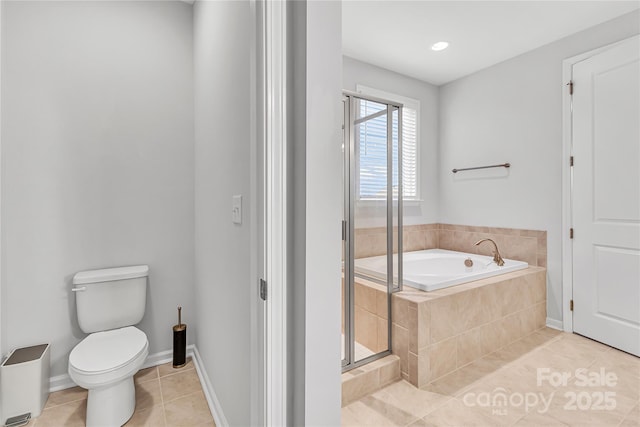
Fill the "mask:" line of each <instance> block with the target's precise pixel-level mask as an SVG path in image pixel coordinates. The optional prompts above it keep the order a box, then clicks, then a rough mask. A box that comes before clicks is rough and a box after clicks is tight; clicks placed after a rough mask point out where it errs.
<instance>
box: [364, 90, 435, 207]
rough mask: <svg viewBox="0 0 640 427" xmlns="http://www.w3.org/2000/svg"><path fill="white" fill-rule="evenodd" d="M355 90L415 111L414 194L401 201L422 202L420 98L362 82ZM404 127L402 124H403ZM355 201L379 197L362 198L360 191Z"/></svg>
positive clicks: (369, 200)
mask: <svg viewBox="0 0 640 427" xmlns="http://www.w3.org/2000/svg"><path fill="white" fill-rule="evenodd" d="M356 92H357V93H360V94H362V95H368V96H373V97H376V98H382V99H387V100H389V101H391V102H397V103H399V104H402V105H403V107H406V108H409V109H412V110H415V111H416V195H415V196H413V197H408V196H407V195H406V194H403V195H402V200H403V203H404V204H405V205H407V204H412V203H420V202H422V201H423V200H422V193H421V189H420V187H421V186H420V175H421V174H420V169H421V166H422V164H421V161H420V119H421V116H420V100H418V99H414V98H409V97H406V96H402V95H398V94H396V93H392V92H387V91H384V90H381V89H376V88H373V87H370V86H365V85H362V84H357V85H356ZM403 129H404V126H403ZM402 147H403V150H404V148H405V144H404V140H403V145H402ZM402 166H403V170H404V161H403V164H402ZM356 172H357V173H358V174H359V173H360V171H359V170H358V171H356ZM356 201H357V202H359V203H376V202H379V201H380V199H375V198H369V197H365V198H362V197H360V193H359V192H358V194H356Z"/></svg>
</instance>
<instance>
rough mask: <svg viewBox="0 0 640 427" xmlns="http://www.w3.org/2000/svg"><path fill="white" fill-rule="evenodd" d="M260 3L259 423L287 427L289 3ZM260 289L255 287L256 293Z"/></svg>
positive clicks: (258, 184)
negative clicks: (264, 287)
mask: <svg viewBox="0 0 640 427" xmlns="http://www.w3.org/2000/svg"><path fill="white" fill-rule="evenodd" d="M254 1H256V4H257V8H256V12H257V18H258V22H257V24H258V27H259V29H258V36H257V37H256V49H257V63H258V66H257V81H258V83H257V85H258V90H257V92H258V93H257V101H258V102H257V103H256V107H257V109H258V121H257V127H256V129H257V138H256V140H255V141H256V144H257V147H258V149H257V151H258V154H257V158H258V160H257V167H258V172H257V174H256V176H257V178H258V179H257V181H255V185H256V189H257V193H258V194H257V197H258V210H259V212H258V219H257V226H258V231H257V238H258V240H257V242H256V243H258V245H257V246H258V251H259V252H260V253H259V254H258V258H259V260H258V273H259V276H257V277H256V281H257V282H258V279H259V278H263V279H264V280H265V281H266V283H267V297H266V300H265V301H262V300H261V299H260V296H259V293H260V292H259V291H258V292H256V293H255V294H254V295H256V298H257V299H258V304H262V305H263V307H262V308H263V311H262V312H261V313H260V318H259V319H258V322H257V327H258V346H259V352H258V353H259V356H258V357H259V359H260V360H259V363H258V364H259V369H258V376H259V378H258V381H260V391H259V393H260V397H259V398H258V403H257V405H258V410H259V411H260V416H259V419H260V420H262V421H263V425H287V424H289V423H288V420H287V414H288V406H287V393H288V388H287V384H288V375H287V365H288V363H289V361H288V357H287V354H288V351H287V349H288V340H287V322H288V318H287V313H288V304H289V303H288V301H287V283H288V280H289V278H288V274H287V272H288V264H287V253H288V251H289V245H288V238H289V236H288V222H289V220H290V218H289V215H288V207H287V205H288V203H289V194H288V191H287V185H288V184H287V181H288V179H289V176H288V172H287V164H288V158H287V156H288V151H289V147H288V143H287V137H288V135H287V126H288V121H287V108H288V106H287V96H288V92H287V61H288V59H289V58H288V56H289V53H288V48H287V36H288V34H287V15H288V13H289V6H288V3H287V2H280V1H261V0H254ZM258 286H259V283H256V287H258Z"/></svg>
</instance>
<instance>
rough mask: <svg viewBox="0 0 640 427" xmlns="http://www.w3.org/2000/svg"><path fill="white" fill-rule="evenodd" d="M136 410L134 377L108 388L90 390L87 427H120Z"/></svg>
mask: <svg viewBox="0 0 640 427" xmlns="http://www.w3.org/2000/svg"><path fill="white" fill-rule="evenodd" d="M135 409H136V389H135V386H134V384H133V376H130V377H127V378H125V379H124V380H122V381H119V382H117V383H115V384H111V385H109V386H107V387H101V388H94V389H89V395H88V397H87V427H120V426H122V425H123V424H124V423H126V422H127V421H128V420H129V418H131V416H132V415H133V411H134V410H135Z"/></svg>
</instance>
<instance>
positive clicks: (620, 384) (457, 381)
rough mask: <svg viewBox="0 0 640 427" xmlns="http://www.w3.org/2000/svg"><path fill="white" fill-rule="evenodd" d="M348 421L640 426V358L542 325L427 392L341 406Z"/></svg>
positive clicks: (406, 390) (399, 386)
mask: <svg viewBox="0 0 640 427" xmlns="http://www.w3.org/2000/svg"><path fill="white" fill-rule="evenodd" d="M454 357H455V356H454ZM545 368H547V370H544V371H542V370H540V369H545ZM579 369H583V370H581V371H578V370H579ZM602 372H604V375H602ZM564 373H566V374H564ZM607 374H608V375H609V376H611V375H612V374H615V376H616V377H617V379H616V380H615V381H613V380H612V378H611V377H610V378H609V379H610V380H611V381H612V382H610V383H606V384H604V385H603V383H602V382H601V381H607V377H606V375H607ZM562 375H564V376H565V379H564V380H563V379H562ZM584 378H588V379H589V380H591V381H593V382H592V383H589V384H587V383H586V381H585V380H584ZM555 381H557V382H555ZM595 383H597V384H595ZM614 383H615V384H614ZM527 402H528V403H529V404H528V405H527ZM614 406H615V407H614ZM342 425H343V426H410V427H423V426H518V427H520V426H606V427H609V426H613V427H616V426H621V427H632V426H636V427H640V358H637V357H635V356H632V355H629V354H627V353H624V352H621V351H618V350H616V349H613V348H611V347H608V346H606V345H604V344H601V343H598V342H595V341H592V340H590V339H587V338H584V337H581V336H579V335H574V334H568V333H564V332H560V331H556V330H553V329H549V328H543V329H540V330H538V331H536V332H533V333H532V334H530V335H528V336H526V337H524V338H523V339H521V340H519V341H516V342H515V343H513V344H511V345H509V346H507V347H505V348H502V349H500V350H498V351H496V352H494V353H491V354H489V355H487V356H485V357H483V358H482V359H479V360H477V361H475V362H473V363H471V364H469V365H467V366H464V367H462V368H461V369H458V370H457V371H454V372H452V373H450V374H448V375H446V376H444V377H441V378H438V379H437V380H435V381H433V382H431V383H429V384H428V385H427V386H425V387H423V388H422V389H417V388H415V387H414V386H412V385H411V384H409V383H408V382H406V381H399V382H396V383H393V384H391V385H389V386H387V387H385V388H383V389H381V390H379V391H377V392H374V393H371V394H369V395H367V396H365V397H363V398H361V399H360V400H357V401H356V402H353V403H351V404H349V405H348V406H345V407H344V408H342Z"/></svg>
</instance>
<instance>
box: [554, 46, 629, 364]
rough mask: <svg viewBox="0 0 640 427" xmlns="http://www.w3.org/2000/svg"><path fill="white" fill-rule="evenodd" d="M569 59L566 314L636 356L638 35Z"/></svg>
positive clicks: (577, 328) (586, 331)
mask: <svg viewBox="0 0 640 427" xmlns="http://www.w3.org/2000/svg"><path fill="white" fill-rule="evenodd" d="M567 61H569V63H568V64H567V62H565V70H567V69H568V70H569V71H570V92H571V93H570V94H569V96H570V106H569V107H570V113H571V116H570V117H571V121H570V124H569V125H568V126H569V128H570V147H569V149H570V160H569V162H570V171H569V174H570V179H571V182H570V195H571V196H570V199H571V200H570V224H569V225H570V229H569V230H568V231H569V233H568V234H569V238H570V240H569V245H570V247H571V258H570V262H571V264H570V266H567V267H569V268H570V269H571V285H572V289H570V291H571V298H570V301H569V309H570V311H568V312H565V316H566V315H568V316H571V323H572V325H570V326H572V330H573V331H574V332H576V333H578V334H581V335H584V336H586V337H589V338H593V339H595V340H597V341H600V342H603V343H605V344H608V345H610V346H612V347H615V348H618V349H620V350H623V351H626V352H629V353H632V354H635V355H637V356H640V167H639V163H640V123H638V117H640V81H639V79H638V75H640V36H636V37H633V38H630V39H627V40H624V41H622V42H620V43H616V44H614V45H612V46H608V47H606V48H603V49H600V50H598V51H595V52H591V53H589V54H586V55H582V56H581V57H578V58H573V59H572V60H567ZM565 126H567V123H565ZM565 325H566V324H565Z"/></svg>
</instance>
